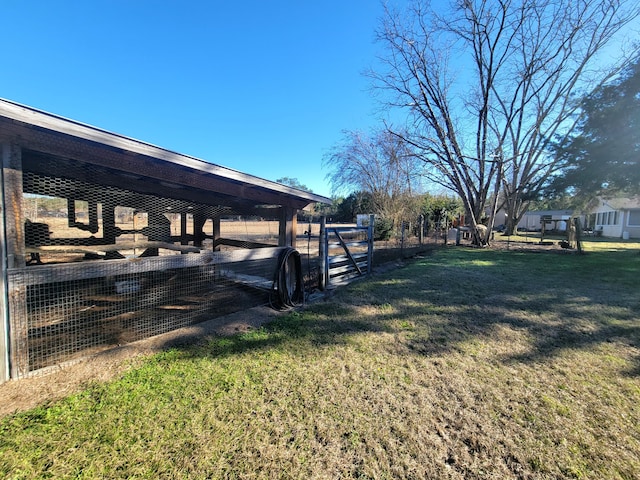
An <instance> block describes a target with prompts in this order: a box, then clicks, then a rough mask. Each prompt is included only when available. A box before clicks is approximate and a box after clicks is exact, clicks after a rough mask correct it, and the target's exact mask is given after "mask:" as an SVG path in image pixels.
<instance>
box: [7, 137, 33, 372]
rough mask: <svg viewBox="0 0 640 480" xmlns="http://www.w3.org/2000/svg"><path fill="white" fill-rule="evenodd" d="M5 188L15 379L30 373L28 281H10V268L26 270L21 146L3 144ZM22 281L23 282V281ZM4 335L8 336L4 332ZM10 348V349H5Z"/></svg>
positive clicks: (11, 363)
mask: <svg viewBox="0 0 640 480" xmlns="http://www.w3.org/2000/svg"><path fill="white" fill-rule="evenodd" d="M2 180H3V181H2V190H3V204H4V209H3V211H4V222H5V234H6V236H5V238H4V240H5V242H4V244H5V246H6V256H4V257H3V258H6V264H4V266H3V267H4V268H3V274H4V278H3V283H4V284H5V285H6V297H5V298H4V300H5V301H6V305H7V309H8V311H7V312H5V318H6V319H8V322H7V323H5V328H7V325H8V330H9V332H8V333H9V359H8V362H9V369H10V377H11V378H19V377H21V376H24V375H26V374H27V373H28V372H29V336H28V334H29V325H28V316H27V301H26V300H27V288H26V286H25V285H24V284H18V283H16V284H11V285H9V283H8V280H7V278H8V277H7V271H8V270H10V269H24V268H26V262H25V242H24V222H25V220H26V219H25V218H24V215H23V211H24V208H23V196H24V195H23V191H22V150H21V148H20V147H19V146H17V145H10V144H3V145H2ZM20 283H21V282H20ZM3 336H4V335H3ZM5 351H6V348H5Z"/></svg>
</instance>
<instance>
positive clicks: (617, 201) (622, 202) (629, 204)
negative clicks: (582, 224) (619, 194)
mask: <svg viewBox="0 0 640 480" xmlns="http://www.w3.org/2000/svg"><path fill="white" fill-rule="evenodd" d="M601 201H602V204H603V205H605V204H606V205H608V206H609V207H611V208H612V209H614V210H630V209H635V208H640V195H638V196H635V197H628V198H602V199H601Z"/></svg>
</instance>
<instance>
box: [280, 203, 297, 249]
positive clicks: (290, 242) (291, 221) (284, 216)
mask: <svg viewBox="0 0 640 480" xmlns="http://www.w3.org/2000/svg"><path fill="white" fill-rule="evenodd" d="M297 215H298V211H297V210H296V209H295V208H291V207H281V208H280V229H279V230H280V232H279V239H278V246H279V247H292V248H296V237H297V236H298V235H297V234H298V216H297Z"/></svg>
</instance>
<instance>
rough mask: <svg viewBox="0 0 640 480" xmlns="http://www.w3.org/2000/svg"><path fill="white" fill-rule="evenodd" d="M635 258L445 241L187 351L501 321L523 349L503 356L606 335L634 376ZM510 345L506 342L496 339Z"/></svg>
mask: <svg viewBox="0 0 640 480" xmlns="http://www.w3.org/2000/svg"><path fill="white" fill-rule="evenodd" d="M639 276H640V261H638V259H637V254H636V255H635V256H634V252H618V253H594V254H590V255H587V256H576V255H559V254H557V253H522V252H509V251H507V252H505V251H492V250H475V249H466V248H447V249H443V250H441V251H439V252H438V253H437V254H435V255H433V256H431V255H430V256H428V257H425V258H421V259H417V260H414V261H412V262H411V263H410V264H409V265H408V266H406V267H404V268H398V269H395V270H392V271H389V272H386V273H384V274H379V275H375V276H374V277H371V278H369V279H368V280H366V281H360V282H356V283H353V284H351V285H350V286H348V287H345V288H343V289H341V290H340V291H339V292H338V293H337V294H336V295H335V297H334V298H332V299H331V300H330V301H328V302H321V303H318V304H313V305H310V306H308V307H307V308H305V309H304V310H302V311H298V312H292V313H290V314H288V315H285V316H283V317H280V318H278V319H276V320H274V321H273V322H271V323H268V324H266V325H265V326H264V327H262V328H260V329H257V330H254V331H251V332H248V333H244V334H239V335H235V336H233V337H227V338H219V337H209V338H208V339H207V340H206V341H205V343H202V342H201V343H200V344H199V345H197V346H196V347H194V348H190V349H187V351H188V352H191V353H186V352H185V353H186V354H187V355H207V356H209V355H211V356H216V357H219V356H227V355H234V354H240V353H244V352H247V351H251V350H260V349H267V348H284V349H296V348H308V347H309V346H310V345H312V346H314V345H315V346H321V345H331V344H340V343H343V342H348V341H349V337H351V336H353V335H357V334H360V333H366V332H387V333H402V332H403V331H406V330H407V329H410V330H412V331H411V335H407V336H406V337H405V338H404V339H403V340H398V341H403V342H405V343H406V347H407V348H408V349H409V351H411V352H414V353H417V354H421V355H434V356H435V355H441V354H443V353H446V352H450V351H463V345H464V344H466V343H468V342H470V341H476V340H479V341H483V340H487V341H488V340H491V339H493V337H494V336H495V334H496V333H495V332H496V329H497V328H499V327H501V326H503V327H508V328H509V329H510V330H513V331H516V332H522V333H524V334H525V335H526V338H527V348H526V349H525V350H524V351H523V349H522V348H520V349H519V350H517V351H515V349H514V353H507V354H505V355H503V356H502V361H504V362H526V363H533V362H541V361H545V360H549V359H552V358H553V357H554V356H556V355H559V354H561V353H562V352H564V351H568V350H580V349H584V350H586V349H592V348H596V347H598V346H599V345H606V344H612V345H614V346H615V347H617V348H627V347H630V349H631V350H630V351H631V352H633V353H631V354H630V355H635V357H634V358H633V367H632V368H630V369H629V370H628V371H627V372H624V373H626V374H628V375H632V376H638V375H640V356H639V355H638V354H637V349H638V348H640V317H639V314H638V312H639V311H640V299H639V298H638V296H637V291H636V290H637V281H638V280H637V278H638V277H639ZM505 351H509V345H508V344H507V345H505Z"/></svg>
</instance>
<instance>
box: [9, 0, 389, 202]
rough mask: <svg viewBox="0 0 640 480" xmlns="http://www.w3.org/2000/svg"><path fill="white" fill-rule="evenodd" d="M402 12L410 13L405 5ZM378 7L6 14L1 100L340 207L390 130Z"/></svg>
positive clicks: (14, 6) (267, 3) (284, 4)
mask: <svg viewBox="0 0 640 480" xmlns="http://www.w3.org/2000/svg"><path fill="white" fill-rule="evenodd" d="M396 3H397V2H396ZM381 16H382V5H381V2H380V1H378V0H323V1H312V0H263V1H261V0H247V1H229V0H226V1H218V0H209V1H207V0H191V1H188V2H184V1H178V0H174V1H170V0H154V1H152V0H0V18H1V19H2V37H3V41H2V42H1V43H0V59H1V61H2V74H1V75H0V97H2V98H6V99H8V100H12V101H15V102H18V103H22V104H26V105H28V106H31V107H34V108H38V109H41V110H45V111H47V112H51V113H54V114H57V115H61V116H64V117H67V118H71V119H74V120H77V121H80V122H83V123H87V124H90V125H93V126H96V127H99V128H102V129H105V130H109V131H112V132H115V133H119V134H122V135H126V136H129V137H133V138H136V139H139V140H142V141H145V142H148V143H152V144H154V145H158V146H160V147H164V148H167V149H170V150H174V151H177V152H180V153H184V154H187V155H192V156H195V157H198V158H201V159H203V160H206V161H209V162H211V163H216V164H219V165H223V166H225V167H229V168H232V169H235V170H240V171H242V172H245V173H249V174H252V175H256V176H258V177H262V178H266V179H269V180H276V179H278V178H281V177H285V176H287V177H294V178H297V179H298V180H299V181H300V182H301V183H303V184H305V185H307V186H308V187H309V188H311V189H312V190H313V191H314V192H315V193H318V194H321V195H327V196H329V195H330V194H331V191H330V187H329V185H328V184H327V183H326V181H325V175H326V174H327V171H325V170H323V169H322V156H323V154H325V153H326V151H327V150H328V149H330V148H331V146H332V145H334V144H335V143H336V142H338V141H339V140H340V138H341V131H342V130H343V129H349V130H355V129H363V130H366V129H368V128H369V127H371V126H373V125H375V124H377V123H379V122H378V120H377V113H376V112H377V104H376V103H375V101H374V99H373V98H372V95H371V92H370V90H369V86H370V81H369V80H368V79H367V78H365V77H364V76H363V75H362V72H363V71H364V70H365V69H367V68H368V67H370V66H372V65H374V64H375V61H376V60H375V58H376V52H377V51H378V49H379V48H380V47H379V46H378V45H377V44H376V43H375V42H374V33H375V28H376V27H377V26H378V23H379V19H380V17H381Z"/></svg>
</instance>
